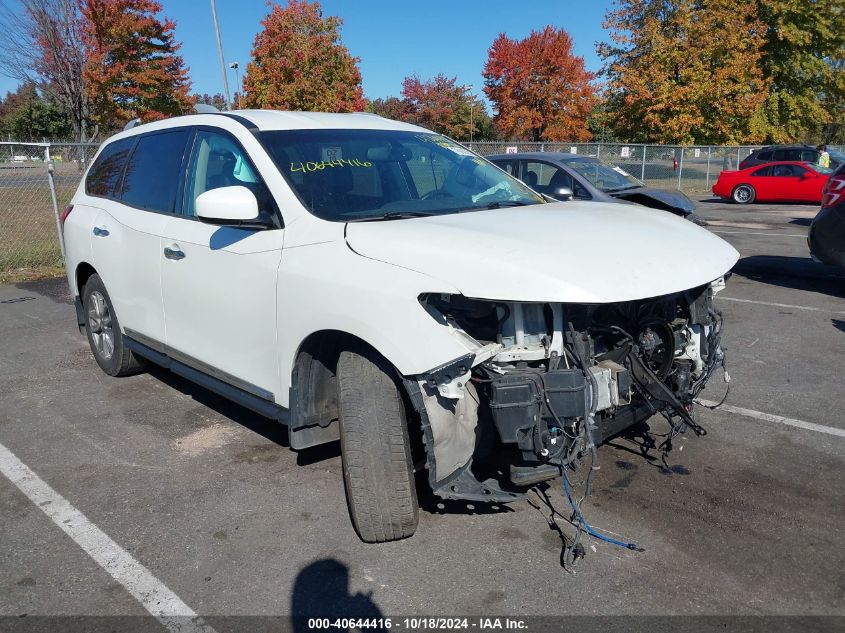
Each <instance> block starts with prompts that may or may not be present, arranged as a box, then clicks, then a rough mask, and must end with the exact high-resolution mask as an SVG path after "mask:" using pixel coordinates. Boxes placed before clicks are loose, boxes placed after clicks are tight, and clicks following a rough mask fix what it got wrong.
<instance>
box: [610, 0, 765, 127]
mask: <svg viewBox="0 0 845 633" xmlns="http://www.w3.org/2000/svg"><path fill="white" fill-rule="evenodd" d="M605 28H607V29H609V30H610V33H611V36H610V39H611V41H610V42H608V43H603V44H600V45H599V49H598V50H599V54H600V55H601V56H602V57H603V58H604V59H605V62H606V67H605V70H604V72H605V74H606V76H607V78H608V82H607V90H608V109H609V111H610V112H611V117H610V120H611V121H612V125H613V128H614V130H615V132H616V133H617V135H618V136H619V137H621V138H624V139H625V140H627V141H629V142H635V141H640V142H650V143H669V144H676V143H680V144H689V143H714V144H715V143H746V142H755V141H759V140H762V138H763V137H764V136H765V119H764V116H763V113H762V110H761V105H762V104H763V103H764V102H765V100H766V96H767V94H768V89H769V88H768V82H767V80H766V79H765V78H764V76H763V71H762V64H761V59H762V55H763V51H764V46H763V44H764V42H765V38H764V36H765V33H766V29H765V26H764V25H763V24H762V23H761V22H760V20H759V19H758V17H757V12H756V7H755V5H754V3H751V2H739V3H737V2H736V1H735V0H619V1H618V2H617V5H616V6H615V7H614V8H613V9H612V10H611V11H609V12H608V14H607V17H606V21H605Z"/></svg>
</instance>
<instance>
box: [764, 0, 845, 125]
mask: <svg viewBox="0 0 845 633" xmlns="http://www.w3.org/2000/svg"><path fill="white" fill-rule="evenodd" d="M757 7H758V10H759V15H760V19H761V20H762V22H763V23H764V24H766V27H767V28H766V31H765V37H766V41H765V44H764V46H763V53H764V55H763V60H762V62H763V70H764V72H765V74H766V76H767V77H768V78H769V79H770V81H771V89H770V92H769V95H768V98H767V99H766V102H765V105H764V112H765V117H766V122H767V128H766V137H767V140H769V141H773V142H786V141H794V140H801V139H803V138H804V137H805V136H807V135H808V134H813V135H819V136H823V137H828V138H821V139H819V140H826V141H831V140H832V138H831V137H832V136H833V135H834V134H835V133H836V129H837V124H838V125H840V126H841V125H842V124H843V112H844V111H845V0H757ZM816 138H818V136H817V137H816Z"/></svg>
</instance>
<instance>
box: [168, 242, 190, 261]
mask: <svg viewBox="0 0 845 633" xmlns="http://www.w3.org/2000/svg"><path fill="white" fill-rule="evenodd" d="M164 256H165V257H166V258H167V259H173V260H176V261H179V260H180V259H185V253H183V252H182V251H181V250H180V249H179V246H178V245H177V244H174V245H173V246H166V247H165V248H164Z"/></svg>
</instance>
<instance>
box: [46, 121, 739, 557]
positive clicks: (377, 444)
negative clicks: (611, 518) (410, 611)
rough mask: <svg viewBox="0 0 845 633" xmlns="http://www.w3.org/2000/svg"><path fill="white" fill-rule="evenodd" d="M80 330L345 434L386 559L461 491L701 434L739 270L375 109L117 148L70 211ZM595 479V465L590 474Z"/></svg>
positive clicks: (209, 127)
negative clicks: (389, 544)
mask: <svg viewBox="0 0 845 633" xmlns="http://www.w3.org/2000/svg"><path fill="white" fill-rule="evenodd" d="M62 220H63V232H64V239H65V243H66V250H67V270H68V279H69V282H70V286H71V289H72V291H73V293H74V295H75V296H76V297H77V299H76V304H77V315H78V322H79V325H80V328H84V330H85V331H86V332H87V335H88V339H89V342H90V344H91V349H92V351H93V353H94V357H95V358H96V360H97V363H98V364H99V365H100V367H101V368H102V369H103V371H105V372H106V373H107V374H109V375H111V376H123V375H127V374H130V373H132V372H135V371H138V370H140V369H141V368H142V367H143V365H144V362H145V361H152V362H154V363H157V364H159V365H163V366H164V367H168V368H170V369H171V370H172V371H174V372H176V373H178V374H180V375H182V376H185V377H187V378H189V379H190V380H193V381H196V382H197V383H199V384H200V385H202V386H204V387H206V388H208V389H210V390H212V391H215V392H217V393H220V394H222V395H224V396H227V397H229V398H231V399H232V400H234V401H236V402H238V403H240V404H241V405H243V406H245V407H248V408H249V409H251V410H253V411H255V412H256V413H258V414H260V415H263V416H267V417H269V418H273V419H277V420H278V421H280V422H281V423H283V424H286V425H287V426H288V430H289V438H290V445H291V447H292V448H294V449H303V448H306V447H310V446H314V445H317V444H322V443H325V442H331V441H335V440H338V439H340V442H341V447H342V455H343V472H344V478H345V482H346V490H347V497H348V501H349V508H350V514H351V516H352V521H353V524H354V526H355V529H356V530H357V532H358V534H359V536H360V537H361V538H362V539H363V540H365V541H370V542H373V541H389V540H393V539H398V538H402V537H406V536H409V535H411V534H413V532H414V530H415V529H416V526H417V515H418V506H417V496H416V488H415V482H414V472H415V470H420V471H421V470H427V472H428V485H430V486H431V488H432V490H433V492H434V493H435V494H436V495H438V496H440V497H444V498H456V499H471V500H484V501H496V502H507V501H512V500H514V499H518V498H520V497H521V496H522V495H523V494H524V492H525V491H526V490H527V489H528V487H529V486H531V485H533V484H535V483H537V482H539V481H543V480H546V479H551V478H554V477H557V476H560V475H561V474H563V475H564V476H565V477H566V476H567V473H568V472H569V471H570V470H571V468H573V467H575V466H577V464H578V463H579V461H580V460H581V459H582V458H585V457H587V458H590V459H595V454H596V453H595V448H596V446H597V445H599V444H601V443H602V442H604V441H605V440H607V439H608V438H609V437H611V436H613V435H614V434H617V433H619V432H620V431H622V430H623V429H625V428H627V427H629V426H630V425H632V424H634V423H635V422H639V421H641V420H643V419H645V418H647V417H649V416H650V415H652V414H654V413H655V412H657V411H659V412H662V413H663V414H664V415H665V417H667V419H668V420H669V421H670V423H671V424H672V426H673V429H674V430H675V431H678V430H681V429H683V428H684V427H685V426H688V427H691V428H693V429H696V430H697V429H698V427H697V426H696V425H695V422H694V420H693V419H692V417H691V411H692V407H691V403H692V400H693V398H694V397H695V396H696V395H697V394H698V393H699V391H700V390H701V389H702V388H703V387H704V384H705V383H706V381H707V379H708V378H709V377H710V375H711V374H712V373H713V371H714V370H715V369H716V368H717V367H719V366H721V365H722V364H723V361H724V359H723V355H722V351H721V348H720V346H719V337H720V330H721V317H720V315H719V313H718V311H716V310H715V309H714V307H713V305H712V296H713V293H714V291H715V290H717V289H718V288H719V287H720V286H721V284H722V278H723V276H724V275H725V273H726V271H728V270H729V269H730V268H731V266H732V265H733V264H734V263H735V262H736V260H737V257H738V254H737V252H736V251H735V250H734V249H733V248H732V247H730V246H729V245H728V244H726V243H725V242H724V241H722V240H721V239H719V238H718V237H716V236H714V235H713V234H711V233H709V232H708V231H706V230H705V229H702V228H700V227H697V226H695V225H693V224H692V223H690V222H685V221H683V220H681V219H680V218H676V217H674V216H672V215H670V214H667V213H663V212H660V211H654V210H649V209H645V208H634V207H621V206H619V205H605V204H601V203H588V202H564V203H551V202H549V199H546V198H544V197H542V196H541V195H540V194H538V193H536V192H534V191H532V190H531V189H529V188H528V187H527V186H525V185H524V184H522V183H520V182H519V181H518V180H516V179H514V178H512V177H511V176H509V175H508V174H507V173H505V172H504V171H502V170H500V169H499V168H497V167H495V166H494V165H492V164H491V163H489V162H487V161H486V160H484V159H483V158H480V157H479V156H477V155H475V154H473V153H472V152H470V151H468V150H467V149H465V148H464V147H463V146H461V145H459V144H458V143H456V142H454V141H452V140H450V139H448V138H445V137H443V136H440V135H437V134H434V133H432V132H430V131H428V130H425V129H423V128H419V127H416V126H413V125H407V124H404V123H398V122H395V121H390V120H387V119H383V118H381V117H378V116H374V115H368V114H323V113H306V112H274V111H238V112H235V113H218V114H198V115H189V116H183V117H177V118H173V119H169V120H166V121H160V122H156V123H150V124H147V125H141V126H138V127H134V128H132V129H129V130H126V131H124V132H121V133H120V134H117V135H115V136H114V137H112V138H110V139H109V140H108V141H107V142H106V143H105V144H104V145H103V147H102V148H101V149H100V151H99V153H98V155H97V157H96V159H95V160H94V162H93V164H92V166H91V168H90V169H89V171H88V173H87V175H86V177H85V179H84V181H83V182H82V184H81V185H80V187H79V190H78V191H77V193H76V195H75V196H74V198H73V202H72V206H71V207H69V208H68V209H67V210H66V211H65V213H64V214H63V215H62ZM591 472H592V471H591Z"/></svg>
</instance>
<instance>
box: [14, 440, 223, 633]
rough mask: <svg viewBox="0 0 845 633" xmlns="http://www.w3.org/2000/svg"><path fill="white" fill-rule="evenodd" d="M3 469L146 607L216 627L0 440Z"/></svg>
mask: <svg viewBox="0 0 845 633" xmlns="http://www.w3.org/2000/svg"><path fill="white" fill-rule="evenodd" d="M0 473H3V475H5V476H6V477H7V478H8V479H9V481H11V482H12V483H13V484H15V486H17V487H18V489H19V490H20V491H21V492H23V493H24V494H25V495H26V496H27V497H29V500H30V501H32V503H34V504H35V505H36V507H38V508H40V509H41V511H42V512H44V514H46V515H47V516H48V517H50V519H52V520H53V523H55V524H56V525H58V526H59V527H60V528H61V529H62V531H64V533H65V534H67V535H68V536H69V537H70V538H72V539H73V540H74V542H75V543H76V544H77V545H79V547H81V548H82V549H83V550H84V551H85V553H86V554H88V556H90V557H91V558H93V559H94V560H95V561H96V563H97V564H98V565H99V566H100V567H102V568H103V569H104V570H106V572H108V574H109V575H110V576H111V577H112V578H114V579H115V580H116V581H117V582H119V583H120V584H121V585H123V586H124V587H125V588H126V590H127V591H128V592H129V593H130V594H132V596H133V597H134V598H135V599H136V600H137V601H138V602H140V603H141V606H143V607H144V608H145V609H146V610H147V611H149V612H150V614H152V615H153V616H155V618H156V619H157V620H158V621H159V622H161V623H162V624H163V625H164V626H165V627H166V628H167V629H168V630H170V631H172V632H173V633H216V632H215V630H214V629H213V628H212V627H210V626H209V625H208V624H206V623H205V622H204V621H203V620H202V618H200V617H199V616H197V614H196V613H194V611H193V610H192V609H191V608H190V607H189V606H188V605H186V604H185V603H184V602H182V600H181V599H180V598H179V596H177V595H176V594H175V593H173V592H172V591H171V590H170V589H168V588H167V587H166V586H165V585H164V583H162V582H161V581H160V580H159V579H158V578H156V577H155V576H153V574H152V573H151V572H150V570H148V569H147V568H146V567H144V566H143V565H142V564H141V563H139V562H138V561H136V560H135V559H134V558H132V556H131V555H130V554H129V552H127V551H126V550H125V549H123V548H122V547H120V545H118V544H117V543H115V542H114V541H113V540H111V539H110V538H109V536H108V535H107V534H106V533H105V532H103V531H102V530H101V529H100V528H98V527H97V526H96V525H94V524H93V523H91V521H89V520H88V519H87V518H86V517H85V515H84V514H82V513H81V512H80V511H79V510H77V509H76V508H74V507H73V506H72V505H71V504H70V503H69V502H68V501H67V499H65V498H64V497H62V496H61V495H60V494H59V493H58V492H56V491H55V490H53V489H52V488H51V487H50V486H49V485H48V484H47V483H46V482H45V481H44V480H42V479H41V478H40V477H38V475H36V474H35V473H34V472H32V470H30V468H29V467H28V466H27V465H26V464H24V463H23V462H22V461H21V460H19V459H18V458H17V457H16V456H15V454H14V453H12V451H10V450H9V449H8V448H6V447H5V446H3V445H2V444H0Z"/></svg>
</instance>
